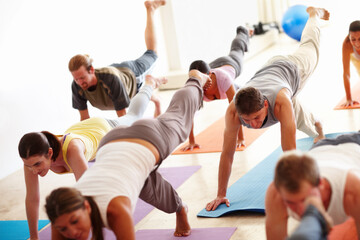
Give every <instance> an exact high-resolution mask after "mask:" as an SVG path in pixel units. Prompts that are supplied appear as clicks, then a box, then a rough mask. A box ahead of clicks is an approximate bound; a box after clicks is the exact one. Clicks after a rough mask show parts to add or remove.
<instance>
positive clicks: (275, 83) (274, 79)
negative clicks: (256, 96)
mask: <svg viewBox="0 0 360 240" xmlns="http://www.w3.org/2000/svg"><path fill="white" fill-rule="evenodd" d="M299 83H300V77H299V73H298V68H297V66H296V65H295V64H293V63H292V62H290V61H286V60H278V61H275V62H272V63H270V64H267V65H265V66H264V67H263V68H262V69H260V70H259V71H258V72H256V73H255V75H254V77H252V78H251V79H250V80H249V81H248V82H247V83H246V84H245V85H244V86H243V88H245V87H253V88H255V89H257V90H259V91H260V92H261V93H262V94H263V95H264V97H265V99H266V100H267V101H268V103H269V108H268V115H267V117H266V122H265V123H264V124H263V126H262V127H261V128H266V127H270V126H272V125H274V124H276V123H278V122H279V120H278V119H277V118H276V117H275V114H274V107H275V100H276V96H277V95H278V93H279V91H280V90H281V89H283V88H286V89H288V90H289V92H290V94H291V97H293V96H295V95H296V93H297V91H298V89H299ZM239 118H240V122H241V123H242V125H244V126H246V127H248V128H251V126H250V125H249V124H246V123H245V122H244V121H243V119H242V118H241V117H240V116H239Z"/></svg>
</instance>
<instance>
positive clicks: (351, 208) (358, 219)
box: [344, 171, 360, 240]
mask: <svg viewBox="0 0 360 240" xmlns="http://www.w3.org/2000/svg"><path fill="white" fill-rule="evenodd" d="M344 209H345V212H346V214H348V215H349V216H351V217H353V218H354V220H355V225H356V231H357V235H358V239H359V240H360V177H359V176H358V175H356V174H354V173H353V172H351V171H350V172H349V173H348V175H347V178H346V184H345V193H344Z"/></svg>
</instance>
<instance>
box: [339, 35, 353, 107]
mask: <svg viewBox="0 0 360 240" xmlns="http://www.w3.org/2000/svg"><path fill="white" fill-rule="evenodd" d="M352 52H353V49H352V46H351V43H350V41H349V39H348V37H346V38H345V40H344V42H343V45H342V62H343V81H344V89H345V94H346V103H345V104H344V106H352V105H353V104H354V101H353V100H352V96H351V87H350V54H351V53H352Z"/></svg>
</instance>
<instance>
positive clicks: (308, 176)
mask: <svg viewBox="0 0 360 240" xmlns="http://www.w3.org/2000/svg"><path fill="white" fill-rule="evenodd" d="M302 181H307V182H309V183H310V184H311V185H312V186H314V187H315V186H318V185H319V183H320V172H319V168H318V166H317V164H316V162H315V160H314V159H313V158H312V157H311V156H309V155H308V154H306V153H301V152H300V151H299V150H292V151H287V152H286V153H284V154H283V155H282V157H281V158H280V159H279V161H278V163H277V164H276V167H275V177H274V184H275V187H276V188H277V189H279V188H280V187H283V188H285V189H286V190H287V191H289V192H291V193H297V192H298V191H299V190H300V184H301V182H302Z"/></svg>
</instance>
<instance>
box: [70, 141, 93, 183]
mask: <svg viewBox="0 0 360 240" xmlns="http://www.w3.org/2000/svg"><path fill="white" fill-rule="evenodd" d="M84 153H85V146H84V143H83V142H82V141H81V140H80V139H73V140H71V142H70V143H69V146H68V150H67V153H66V158H67V161H68V164H69V165H70V167H71V169H72V170H73V172H74V175H75V179H76V181H78V180H79V178H80V177H81V175H82V174H83V173H84V172H85V171H86V170H87V169H88V164H87V160H86V158H85V154H84Z"/></svg>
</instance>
